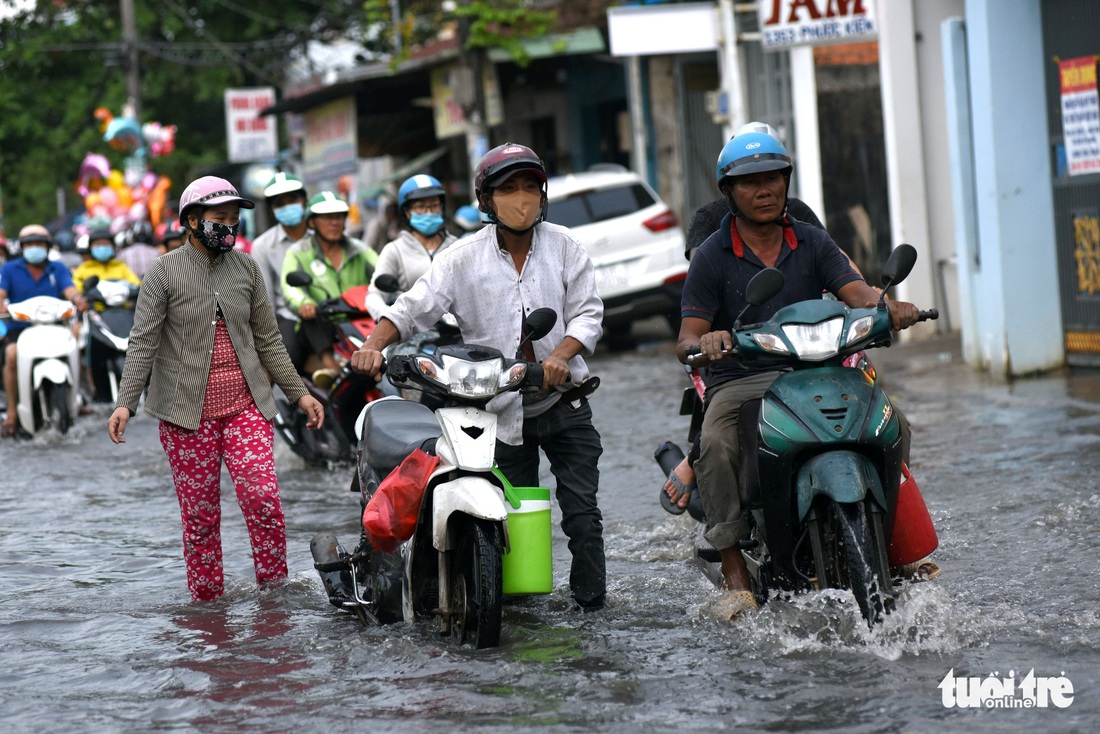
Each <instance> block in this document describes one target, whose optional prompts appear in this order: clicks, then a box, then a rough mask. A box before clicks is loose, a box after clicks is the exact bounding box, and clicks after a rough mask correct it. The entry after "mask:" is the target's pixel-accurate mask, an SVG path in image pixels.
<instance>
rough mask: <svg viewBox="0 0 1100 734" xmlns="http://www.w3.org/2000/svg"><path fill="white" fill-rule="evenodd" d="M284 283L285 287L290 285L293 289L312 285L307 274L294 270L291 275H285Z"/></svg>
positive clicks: (311, 279)
mask: <svg viewBox="0 0 1100 734" xmlns="http://www.w3.org/2000/svg"><path fill="white" fill-rule="evenodd" d="M286 282H287V285H292V286H294V287H295V288H308V287H309V286H310V285H312V284H313V278H311V277H309V273H304V272H302V271H301V270H295V271H294V272H293V273H287V276H286Z"/></svg>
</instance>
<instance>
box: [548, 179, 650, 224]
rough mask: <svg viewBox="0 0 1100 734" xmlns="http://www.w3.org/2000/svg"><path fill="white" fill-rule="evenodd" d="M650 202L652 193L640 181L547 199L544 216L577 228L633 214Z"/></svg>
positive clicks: (552, 220)
mask: <svg viewBox="0 0 1100 734" xmlns="http://www.w3.org/2000/svg"><path fill="white" fill-rule="evenodd" d="M653 203H654V200H653V196H652V195H651V194H650V193H649V192H648V191H647V190H646V188H645V187H644V186H642V185H641V184H630V185H626V186H616V187H614V188H610V189H590V190H588V191H578V192H577V193H575V194H573V195H571V196H568V197H566V198H564V199H559V200H557V201H552V202H550V205H549V207H548V208H547V213H546V219H547V221H550V222H553V223H554V224H560V225H562V226H564V227H578V226H580V225H584V224H592V223H593V222H602V221H604V220H607V219H614V218H615V217H621V216H625V215H627V214H633V213H634V212H636V211H639V210H641V209H645V208H646V207H648V206H652V205H653Z"/></svg>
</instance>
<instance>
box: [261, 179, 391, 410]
mask: <svg viewBox="0 0 1100 734" xmlns="http://www.w3.org/2000/svg"><path fill="white" fill-rule="evenodd" d="M348 209H349V207H348V204H347V202H346V201H344V200H343V199H341V198H340V197H338V196H337V195H336V194H334V193H333V192H331V191H322V192H321V193H319V194H317V195H316V196H314V197H313V198H312V199H310V201H309V208H308V209H307V210H306V216H307V218H306V224H307V226H308V227H309V228H310V230H312V234H307V235H306V236H305V237H304V238H302V239H301V240H299V241H298V242H296V243H295V244H294V245H293V246H292V247H291V248H290V249H289V250H287V253H286V258H285V259H284V260H283V267H282V271H281V272H280V277H279V282H280V283H281V285H282V289H283V297H284V298H285V299H286V303H287V306H288V307H289V308H292V309H294V310H295V311H296V312H297V314H298V316H299V317H301V319H302V320H301V322H300V323H299V324H298V333H299V335H300V336H301V337H303V338H304V339H305V340H306V345H307V348H308V350H309V353H308V354H307V356H306V357H305V360H304V366H305V371H306V372H307V373H309V374H311V375H312V379H313V383H314V384H315V385H317V386H318V387H320V388H322V389H327V388H328V387H330V386H331V385H332V383H333V382H334V381H335V379H336V376H337V375H338V374H339V365H337V364H336V359H335V357H334V356H333V353H332V345H333V342H334V341H335V337H336V333H335V328H334V327H333V325H332V324H331V322H329V321H328V320H327V319H318V318H317V304H318V303H320V302H321V301H325V300H328V299H330V298H338V297H339V296H340V294H342V293H343V292H344V291H346V290H347V289H348V288H352V287H354V286H357V285H367V284H369V283H370V280H371V276H372V275H373V274H374V266H375V264H376V263H377V262H378V253H376V252H375V251H374V250H371V249H370V248H368V247H365V246H364V245H363V243H362V242H361V241H359V240H357V239H354V238H351V237H348V236H347V235H345V234H344V225H345V224H346V223H347V218H348ZM299 270H300V271H302V272H304V273H306V274H308V275H309V276H310V277H311V278H312V279H313V283H312V284H311V285H310V286H309V287H308V288H296V287H294V286H292V285H289V284H287V282H286V276H287V275H289V274H290V273H293V272H295V271H299Z"/></svg>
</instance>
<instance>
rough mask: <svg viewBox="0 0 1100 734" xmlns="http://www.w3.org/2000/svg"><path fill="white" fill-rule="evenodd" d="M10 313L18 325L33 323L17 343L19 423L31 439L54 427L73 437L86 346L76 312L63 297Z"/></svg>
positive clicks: (18, 306) (17, 306)
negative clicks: (77, 331) (76, 330)
mask: <svg viewBox="0 0 1100 734" xmlns="http://www.w3.org/2000/svg"><path fill="white" fill-rule="evenodd" d="M8 313H9V314H10V315H11V317H12V319H13V320H14V321H16V322H18V323H24V324H27V323H29V324H31V326H29V327H27V328H25V329H23V333H21V334H20V335H19V341H17V342H16V345H17V350H18V364H17V371H18V381H19V382H18V384H19V402H18V404H17V405H16V406H15V409H16V412H17V414H18V416H19V425H20V426H21V427H22V429H23V430H24V431H25V432H27V433H29V434H30V435H31V436H33V435H35V434H36V433H38V432H39V431H41V430H42V429H43V428H44V427H45V426H46V425H47V424H50V423H52V424H54V425H56V426H57V430H59V431H60V432H61V433H68V431H69V428H70V427H71V426H72V424H73V418H74V417H75V416H76V414H77V411H78V409H79V405H78V401H79V399H80V396H79V394H78V391H77V389H76V384H77V382H76V377H77V375H79V374H80V348H79V346H78V345H77V341H76V337H75V336H74V335H73V332H72V329H71V328H70V327H69V320H70V319H72V317H73V315H74V314H75V313H76V309H75V308H74V307H73V304H72V303H71V302H69V301H64V300H62V299H60V298H53V297H51V296H35V297H33V298H28V299H27V300H25V301H20V302H19V303H10V304H8ZM9 399H10V396H9ZM11 409H12V406H11V405H9V406H8V410H11Z"/></svg>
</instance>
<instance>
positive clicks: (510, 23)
mask: <svg viewBox="0 0 1100 734" xmlns="http://www.w3.org/2000/svg"><path fill="white" fill-rule="evenodd" d="M545 4H546V3H543V5H545ZM532 5H533V4H532V3H531V2H530V1H529V0H455V1H454V2H453V3H443V2H439V0H401V2H399V3H398V17H397V18H396V19H395V18H394V13H393V5H392V3H391V1H390V0H365V1H364V3H363V12H364V18H365V23H364V26H365V27H368V28H370V29H371V33H370V34H369V38H368V40H367V43H368V46H369V48H370V49H371V50H372V51H374V52H377V53H379V54H380V55H382V56H385V57H387V58H390V59H391V60H392V63H393V64H394V66H397V65H398V64H400V63H401V62H402V61H405V60H407V59H408V58H409V52H410V50H411V49H413V48H415V47H417V46H420V45H422V44H424V43H427V42H429V41H431V40H433V39H435V38H436V36H437V34H438V33H439V31H440V29H441V28H443V27H445V25H446V24H448V23H454V22H455V21H457V20H467V21H469V34H468V38H467V41H466V49H467V50H472V49H488V48H502V49H505V50H506V51H508V52H509V53H510V54H511V56H512V58H513V59H514V60H515V61H516V62H517V63H519V64H521V65H526V63H527V62H528V61H529V59H528V58H527V52H526V51H525V50H524V48H523V45H522V41H523V39H525V38H534V37H537V36H542V35H545V34H547V33H551V32H553V29H554V27H555V25H556V24H557V22H558V13H557V11H556V10H539V9H537V8H534V7H532ZM395 30H396V34H395V33H394V31H395ZM396 39H400V49H398V44H397V41H396Z"/></svg>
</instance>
